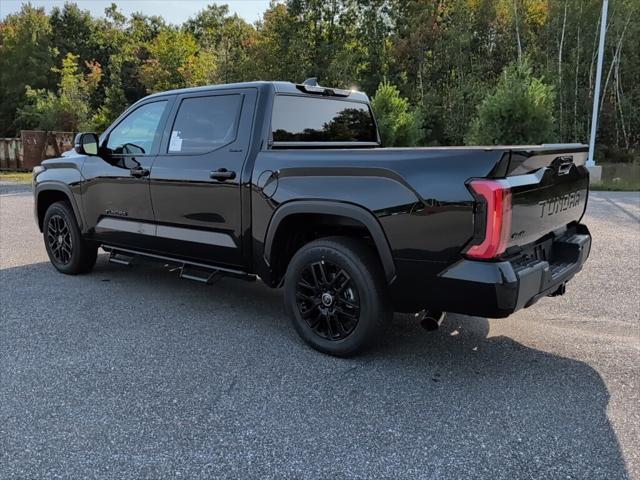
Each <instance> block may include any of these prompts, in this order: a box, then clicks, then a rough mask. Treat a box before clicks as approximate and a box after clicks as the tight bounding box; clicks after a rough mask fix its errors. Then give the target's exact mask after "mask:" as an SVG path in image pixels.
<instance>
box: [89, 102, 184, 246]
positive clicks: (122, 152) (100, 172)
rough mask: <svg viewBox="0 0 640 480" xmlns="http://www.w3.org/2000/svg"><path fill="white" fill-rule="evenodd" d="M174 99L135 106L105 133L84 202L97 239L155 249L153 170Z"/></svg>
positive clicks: (92, 160)
mask: <svg viewBox="0 0 640 480" xmlns="http://www.w3.org/2000/svg"><path fill="white" fill-rule="evenodd" d="M172 100H173V98H172V97H160V98H155V99H149V101H146V102H144V103H140V104H138V105H136V106H135V107H133V108H132V109H131V110H130V111H128V112H126V114H125V115H123V116H122V117H121V118H120V119H118V121H117V122H116V123H115V124H114V125H113V126H111V127H110V128H109V129H108V130H107V131H106V132H105V133H104V134H103V135H102V137H101V139H100V140H101V143H100V148H99V150H98V155H97V156H91V157H87V159H86V161H85V163H84V165H83V167H82V176H83V177H84V178H85V182H84V184H83V194H82V205H83V209H84V213H85V218H86V220H87V223H88V224H89V226H90V227H93V229H94V230H93V235H94V237H95V238H96V239H97V240H99V241H101V242H103V243H106V244H114V245H133V246H135V247H136V248H146V247H149V248H151V246H152V245H151V243H152V242H153V240H154V235H155V218H154V215H153V208H152V206H151V195H150V192H149V174H150V172H151V167H152V165H153V162H154V160H155V158H156V154H157V152H158V146H159V144H160V139H161V136H162V128H163V127H164V123H165V122H166V119H167V117H168V115H169V112H170V109H171V108H170V107H171V102H172Z"/></svg>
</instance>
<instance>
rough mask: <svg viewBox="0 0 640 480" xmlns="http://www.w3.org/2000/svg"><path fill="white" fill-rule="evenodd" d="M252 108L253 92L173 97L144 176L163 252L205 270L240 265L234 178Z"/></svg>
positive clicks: (247, 137)
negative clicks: (206, 266)
mask: <svg viewBox="0 0 640 480" xmlns="http://www.w3.org/2000/svg"><path fill="white" fill-rule="evenodd" d="M255 101H256V90H255V89H225V90H218V91H209V92H199V93H188V94H183V95H179V96H178V97H177V99H176V102H175V105H174V107H173V112H172V114H171V117H170V120H169V121H168V122H167V126H166V128H165V131H164V136H163V140H162V144H161V146H160V152H159V154H158V157H157V159H156V161H155V163H154V165H153V168H152V169H151V177H150V178H151V199H152V203H153V208H154V211H155V216H156V220H157V241H158V242H159V244H160V248H161V249H162V250H163V251H165V252H167V253H169V254H172V255H174V256H178V257H183V258H188V259H194V260H198V261H203V262H208V263H218V264H227V265H232V266H239V265H242V264H243V261H242V248H241V235H242V231H241V181H240V178H241V173H242V167H243V165H244V162H245V159H246V157H247V152H248V150H249V141H250V137H251V135H250V132H251V126H252V122H253V114H254V106H255Z"/></svg>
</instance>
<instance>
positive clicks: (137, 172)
mask: <svg viewBox="0 0 640 480" xmlns="http://www.w3.org/2000/svg"><path fill="white" fill-rule="evenodd" d="M148 175H149V170H147V169H146V168H132V169H131V176H132V177H136V178H142V177H146V176H148Z"/></svg>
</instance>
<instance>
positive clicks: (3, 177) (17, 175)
mask: <svg viewBox="0 0 640 480" xmlns="http://www.w3.org/2000/svg"><path fill="white" fill-rule="evenodd" d="M0 181H3V182H16V183H25V184H27V183H31V172H0Z"/></svg>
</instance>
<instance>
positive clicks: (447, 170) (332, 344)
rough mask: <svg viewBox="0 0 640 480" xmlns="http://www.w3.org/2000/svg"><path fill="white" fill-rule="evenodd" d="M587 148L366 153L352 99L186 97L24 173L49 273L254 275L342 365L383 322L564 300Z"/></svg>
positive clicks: (261, 93) (372, 148)
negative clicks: (100, 268)
mask: <svg viewBox="0 0 640 480" xmlns="http://www.w3.org/2000/svg"><path fill="white" fill-rule="evenodd" d="M586 152H587V148H586V147H585V146H584V145H580V144H555V145H528V146H477V147H474V146H471V147H442V148H440V147H436V148H382V145H381V139H380V135H379V133H378V129H377V126H376V121H375V118H374V115H373V113H372V110H371V106H370V104H369V100H368V98H367V96H366V95H365V94H363V93H361V92H357V91H347V90H341V89H336V88H327V87H323V86H320V85H318V84H317V82H315V81H313V80H309V81H305V82H304V83H303V84H294V83H289V82H249V83H238V84H227V85H215V86H206V87H198V88H189V89H182V90H173V91H167V92H163V93H158V94H154V95H150V96H148V97H146V98H144V99H142V100H140V101H138V102H137V103H135V104H134V105H132V106H131V107H130V108H129V109H128V110H126V111H125V112H124V113H123V114H122V115H121V116H120V117H119V118H118V119H117V120H116V121H115V122H114V123H113V125H111V126H110V127H109V128H108V129H107V130H106V131H105V132H104V133H103V134H102V135H100V137H98V136H97V135H96V134H94V133H80V134H78V135H77V137H76V139H75V149H74V150H73V151H72V152H70V153H69V154H66V155H65V156H63V157H61V158H56V159H51V160H47V161H44V162H43V163H42V165H41V166H39V167H36V169H35V170H34V180H33V182H34V195H35V219H36V222H37V224H38V227H39V228H40V230H41V231H42V233H43V237H44V244H45V247H46V251H47V253H48V255H49V258H50V260H51V263H52V264H53V266H54V267H55V268H56V269H57V270H59V271H60V272H62V273H64V274H70V275H75V274H80V273H87V272H89V271H90V270H91V269H92V268H93V267H94V265H95V263H96V257H97V251H98V248H102V249H103V250H104V251H106V252H107V253H108V254H109V259H110V260H111V261H112V262H116V263H121V264H124V265H129V264H132V263H135V262H136V261H137V260H138V259H139V258H141V257H146V258H148V259H155V260H158V261H160V262H163V263H165V264H168V265H172V266H174V267H177V270H178V271H179V272H180V276H181V277H184V278H187V279H191V280H197V281H200V282H203V283H212V282H214V281H216V280H217V279H218V278H220V277H221V276H223V275H230V276H233V277H238V278H243V279H247V280H256V279H260V280H262V281H263V282H264V283H266V284H267V285H268V286H270V287H274V288H277V287H282V288H283V290H284V302H285V307H286V311H287V312H288V314H289V315H290V317H291V321H292V323H293V326H294V328H295V330H296V331H297V332H298V334H299V335H300V336H301V337H302V339H304V341H305V342H307V343H308V344H309V345H310V346H312V347H313V348H315V349H317V350H320V351H322V352H325V353H328V354H332V355H338V356H345V355H350V354H354V353H355V352H357V351H359V350H360V349H361V348H363V347H365V346H367V345H369V344H371V342H372V341H373V340H374V338H375V337H376V334H377V333H379V331H380V329H381V327H382V326H383V325H384V324H385V323H386V322H388V321H389V319H390V316H391V315H392V314H393V312H411V313H415V312H421V311H427V312H431V313H430V315H431V316H434V317H437V316H439V312H457V313H461V314H468V315H474V316H482V317H492V318H500V317H506V316H508V315H510V314H512V313H513V312H515V311H517V310H519V309H521V308H526V307H529V306H531V305H532V304H534V303H535V302H536V301H537V300H539V299H540V298H542V297H546V296H557V295H560V294H563V293H564V291H565V285H566V283H567V282H568V281H569V280H570V279H571V278H572V277H573V276H574V275H575V274H576V273H577V272H578V271H579V270H580V269H581V268H582V265H583V263H584V262H585V260H586V259H587V257H588V255H589V250H590V246H591V236H590V234H589V230H588V229H587V227H586V226H585V225H584V224H582V223H581V219H582V217H583V215H584V212H585V208H586V205H587V196H588V191H589V174H588V171H587V169H586V168H585V157H586ZM139 300H140V299H139ZM142 301H144V300H143V299H142ZM434 312H435V313H434Z"/></svg>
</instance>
